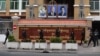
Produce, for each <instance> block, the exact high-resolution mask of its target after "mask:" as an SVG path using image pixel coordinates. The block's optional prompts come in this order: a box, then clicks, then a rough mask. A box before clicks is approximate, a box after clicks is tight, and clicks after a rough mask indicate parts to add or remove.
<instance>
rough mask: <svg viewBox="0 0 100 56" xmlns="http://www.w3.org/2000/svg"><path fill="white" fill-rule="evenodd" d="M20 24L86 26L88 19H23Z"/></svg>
mask: <svg viewBox="0 0 100 56" xmlns="http://www.w3.org/2000/svg"><path fill="white" fill-rule="evenodd" d="M18 25H57V26H58V25H59V26H60V25H64V26H86V25H87V21H86V20H47V19H45V20H32V19H26V20H25V19H22V20H19V21H18Z"/></svg>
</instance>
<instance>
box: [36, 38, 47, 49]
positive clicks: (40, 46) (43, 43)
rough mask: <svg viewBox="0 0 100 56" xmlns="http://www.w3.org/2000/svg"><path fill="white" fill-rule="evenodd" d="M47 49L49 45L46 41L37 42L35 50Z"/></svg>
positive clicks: (39, 40)
mask: <svg viewBox="0 0 100 56" xmlns="http://www.w3.org/2000/svg"><path fill="white" fill-rule="evenodd" d="M46 48H47V44H46V41H45V40H44V39H38V40H36V43H35V49H46Z"/></svg>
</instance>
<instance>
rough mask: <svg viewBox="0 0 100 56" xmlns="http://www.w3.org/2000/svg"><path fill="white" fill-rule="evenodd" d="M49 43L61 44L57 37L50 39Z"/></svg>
mask: <svg viewBox="0 0 100 56" xmlns="http://www.w3.org/2000/svg"><path fill="white" fill-rule="evenodd" d="M50 41H51V42H52V43H61V41H62V40H61V38H59V37H55V38H51V39H50Z"/></svg>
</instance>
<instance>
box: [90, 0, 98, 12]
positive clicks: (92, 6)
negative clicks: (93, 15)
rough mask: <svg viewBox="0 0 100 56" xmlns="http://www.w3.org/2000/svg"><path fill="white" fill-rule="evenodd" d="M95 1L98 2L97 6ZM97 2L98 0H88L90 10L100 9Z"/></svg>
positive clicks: (96, 10)
mask: <svg viewBox="0 0 100 56" xmlns="http://www.w3.org/2000/svg"><path fill="white" fill-rule="evenodd" d="M97 2H98V8H97V7H96V6H97V5H96V4H97ZM91 3H92V5H91ZM99 4H100V0H98V1H95V0H90V11H93V12H98V11H99V10H100V8H99Z"/></svg>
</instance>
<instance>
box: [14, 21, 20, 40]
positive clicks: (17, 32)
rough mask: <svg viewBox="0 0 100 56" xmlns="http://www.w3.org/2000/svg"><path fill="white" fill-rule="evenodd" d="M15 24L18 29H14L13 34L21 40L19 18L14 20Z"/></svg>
mask: <svg viewBox="0 0 100 56" xmlns="http://www.w3.org/2000/svg"><path fill="white" fill-rule="evenodd" d="M13 25H16V27H17V28H16V29H13V35H14V38H15V39H16V40H17V41H19V26H18V20H13Z"/></svg>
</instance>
